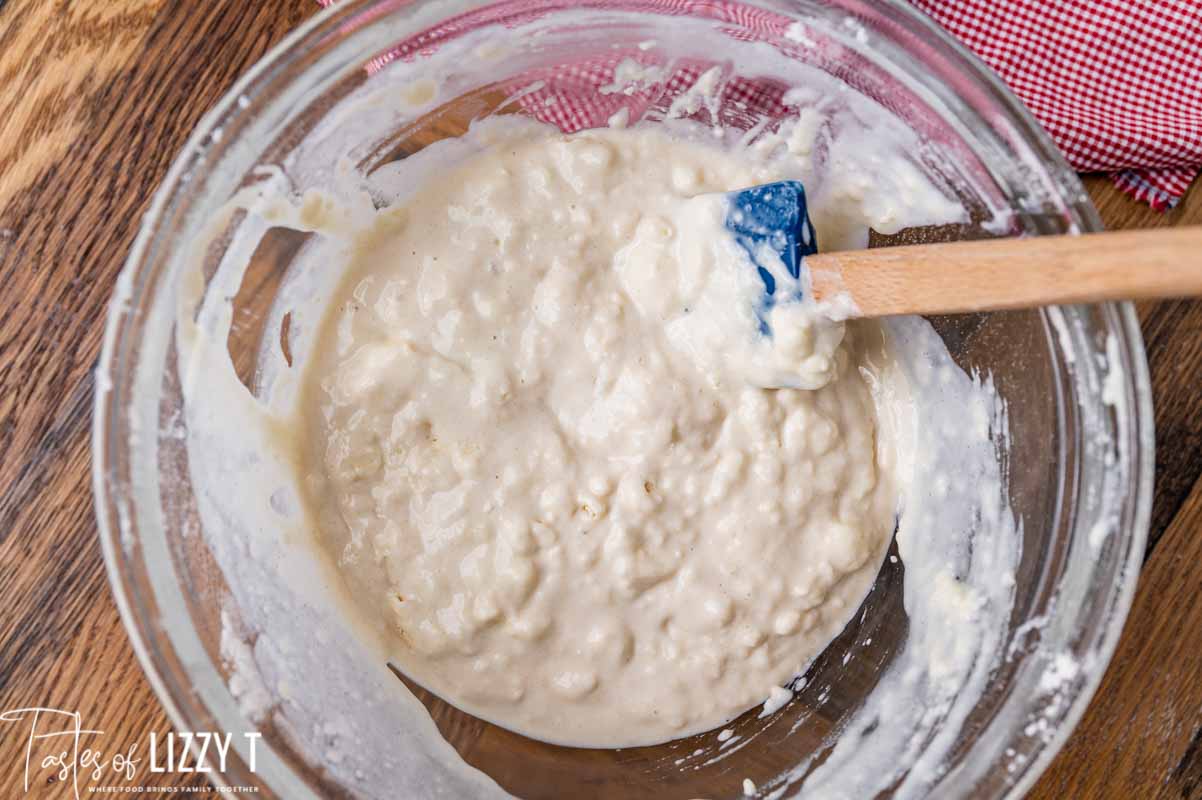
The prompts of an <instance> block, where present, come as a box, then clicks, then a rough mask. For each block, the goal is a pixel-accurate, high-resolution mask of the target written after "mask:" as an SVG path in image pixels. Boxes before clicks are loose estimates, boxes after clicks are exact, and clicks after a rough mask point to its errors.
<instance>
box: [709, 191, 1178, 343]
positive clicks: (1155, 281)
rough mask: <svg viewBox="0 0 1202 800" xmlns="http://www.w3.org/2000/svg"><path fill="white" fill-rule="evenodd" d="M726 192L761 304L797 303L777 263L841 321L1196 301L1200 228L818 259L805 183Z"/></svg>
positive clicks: (731, 223)
mask: <svg viewBox="0 0 1202 800" xmlns="http://www.w3.org/2000/svg"><path fill="white" fill-rule="evenodd" d="M726 197H727V200H728V206H727V209H728V210H727V214H726V227H727V228H728V229H729V230H730V232H731V233H732V234H733V235H734V237H735V240H736V241H737V242H738V243H739V245H740V246H741V247H742V249H743V250H745V251H746V252H747V254H748V256H750V258H751V261H752V263H753V264H754V265H755V267H756V269H757V270H758V271H759V274H760V278H761V280H762V281H763V283H764V291H765V305H766V306H771V305H773V304H775V303H777V302H786V301H788V300H796V299H802V298H800V297H792V298H785V297H781V296H780V294H781V293H780V287H779V285H778V284H780V283H781V281H779V280H777V279H776V274H778V272H779V269H780V267H781V266H782V265H783V267H784V268H785V269H786V270H788V273H789V275H790V276H791V277H792V278H793V279H795V280H798V281H800V285H802V286H805V287H807V290H808V292H809V294H810V297H809V298H808V299H812V300H814V301H816V302H818V303H824V302H826V303H832V302H835V303H837V307H838V309H839V317H840V318H856V317H884V316H893V315H898V314H945V313H957V312H966V311H993V310H1002V309H1011V308H1030V307H1033V306H1046V305H1059V304H1066V303H1095V302H1101V301H1105V300H1137V299H1148V298H1158V297H1184V296H1188V295H1202V226H1191V227H1183V228H1165V229H1159V230H1144V231H1123V232H1115V233H1092V234H1088V235H1084V236H1067V235H1064V236H1036V237H1031V238H1003V239H988V240H982V241H971V242H947V243H940V244H920V245H907V246H902V247H880V248H874V249H870V250H852V251H846V252H839V253H819V252H818V239H817V235H816V234H815V231H814V226H813V224H812V223H811V222H810V217H809V214H808V212H807V210H806V199H805V189H804V188H803V187H802V184H801V183H800V182H798V181H779V182H777V183H769V184H764V185H763V186H753V187H751V188H749V189H743V190H741V191H737V192H730V193H728V194H727V195H726ZM803 271H804V273H808V275H807V274H803ZM761 319H763V317H761ZM762 324H763V323H762ZM764 333H766V334H767V333H770V331H768V330H767V329H766V328H765V330H764Z"/></svg>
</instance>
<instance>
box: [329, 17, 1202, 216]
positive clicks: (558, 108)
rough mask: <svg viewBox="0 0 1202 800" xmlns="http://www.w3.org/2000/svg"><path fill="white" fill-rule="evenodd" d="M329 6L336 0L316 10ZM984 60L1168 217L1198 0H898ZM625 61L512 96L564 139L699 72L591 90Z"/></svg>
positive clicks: (1193, 92) (1186, 132) (1192, 128)
mask: <svg viewBox="0 0 1202 800" xmlns="http://www.w3.org/2000/svg"><path fill="white" fill-rule="evenodd" d="M318 2H321V3H322V4H323V5H329V4H331V3H333V2H337V0H318ZM584 2H585V4H587V5H589V6H592V7H598V6H601V7H604V6H605V5H607V4H612V5H614V6H619V7H624V8H628V7H632V6H645V7H646V9H647V10H649V11H655V12H657V13H660V14H678V15H684V14H690V15H697V16H703V17H709V18H711V19H715V20H718V21H720V22H726V23H730V24H731V27H730V29H729V33H730V34H731V35H732V36H736V37H737V38H741V39H752V40H754V39H763V40H768V41H777V42H779V41H780V40H781V39H782V37H783V35H784V32H785V28H786V27H787V26H788V25H789V24H790V22H791V20H789V19H787V18H785V17H782V16H780V15H778V14H775V13H773V12H769V11H766V10H763V9H758V8H754V7H749V6H745V5H741V4H739V3H737V2H734V0H613V1H612V3H610V2H609V0H584ZM911 2H913V3H914V4H915V5H916V6H917V7H918V8H920V9H922V10H923V11H925V12H926V13H927V14H929V15H930V16H931V17H932V18H933V19H935V21H937V22H938V23H939V24H941V25H942V26H943V27H945V28H946V29H947V30H948V31H949V32H950V33H952V35H954V36H956V37H957V38H958V39H959V40H960V41H961V42H963V43H964V44H965V45H966V46H967V47H968V48H969V49H971V50H972V51H974V52H975V53H976V54H977V55H978V56H980V58H981V59H982V60H984V61H985V63H987V64H989V65H990V66H991V67H992V68H993V69H994V70H996V71H997V73H998V74H999V75H1000V76H1001V77H1002V79H1003V80H1004V81H1005V82H1006V83H1007V84H1008V85H1009V86H1010V88H1011V89H1012V90H1013V91H1014V93H1015V94H1016V95H1018V97H1019V98H1021V99H1022V100H1023V102H1024V103H1026V105H1027V107H1028V108H1029V109H1030V110H1031V112H1032V113H1033V114H1034V115H1035V117H1036V118H1037V119H1038V120H1039V121H1040V122H1041V123H1042V124H1043V126H1044V128H1046V129H1047V131H1048V133H1049V134H1051V136H1052V138H1053V139H1054V140H1055V141H1056V143H1057V144H1059V145H1060V148H1061V150H1063V151H1064V154H1065V156H1066V157H1067V158H1068V161H1069V163H1070V164H1072V165H1073V167H1074V168H1076V169H1077V170H1079V171H1082V172H1110V173H1112V176H1113V178H1114V180H1115V183H1116V184H1117V185H1118V186H1119V187H1120V188H1121V189H1122V190H1123V191H1125V192H1127V193H1128V194H1130V195H1132V196H1133V197H1135V198H1137V199H1139V200H1143V201H1145V202H1147V203H1149V204H1150V205H1151V206H1152V207H1153V208H1156V209H1158V210H1162V211H1163V210H1166V209H1169V208H1172V207H1173V206H1174V205H1175V204H1176V203H1177V201H1179V200H1180V199H1181V197H1182V195H1184V194H1185V191H1186V189H1188V188H1189V185H1190V183H1191V182H1192V181H1193V180H1194V178H1195V177H1196V176H1197V174H1198V172H1199V169H1200V168H1202V0H911ZM541 13H543V12H542V11H541V10H540V9H539V7H538V4H537V3H534V2H529V0H501V1H500V2H498V3H497V4H495V5H494V6H489V7H486V8H485V9H481V10H477V11H475V12H469V13H467V14H464V15H462V16H461V17H456V18H453V19H450V20H447V21H445V22H444V23H442V24H441V25H439V26H438V27H437V28H433V29H431V30H429V31H425V32H423V33H421V34H419V35H417V36H415V37H414V38H412V39H410V40H409V41H407V42H405V43H403V44H401V45H400V46H399V47H398V48H397V50H395V51H393V52H391V53H388V54H387V55H385V56H381V57H379V58H377V59H375V60H374V61H373V63H372V65H371V66H372V67H373V68H376V69H378V68H379V67H381V66H383V64H385V63H387V62H388V61H391V60H393V59H395V58H413V57H415V56H418V55H421V54H423V53H425V52H430V51H431V50H432V49H434V48H436V47H437V46H438V43H439V42H440V41H442V40H445V39H446V38H452V37H454V36H455V35H457V34H460V33H463V32H464V31H466V30H470V29H472V28H474V27H478V26H481V25H484V24H490V23H502V24H507V25H516V24H519V23H521V22H526V21H529V20H530V19H533V18H535V17H537V16H539V15H540V14H541ZM629 57H633V58H635V59H636V60H640V59H639V54H638V51H631V52H623V51H609V52H607V53H606V54H604V55H602V56H593V57H590V58H585V59H583V60H582V61H581V62H580V63H579V64H577V65H575V66H574V67H572V68H570V69H568V70H562V69H561V70H559V71H556V72H555V73H553V74H552V73H550V72H548V73H547V74H546V75H541V74H534V73H528V74H526V75H523V76H522V79H523V81H527V82H528V81H532V80H538V79H543V80H544V81H545V86H544V87H543V88H541V89H539V90H537V91H534V92H531V93H528V94H525V95H524V96H523V97H521V98H520V99H519V101H518V102H519V103H520V105H521V106H522V108H523V109H524V110H525V111H527V112H528V113H530V114H531V115H533V116H535V117H537V118H539V119H541V120H543V121H545V122H549V123H552V124H555V125H558V126H559V127H560V128H561V129H563V130H565V131H568V132H571V131H576V130H581V129H583V128H590V127H596V126H599V125H604V124H605V123H606V121H607V120H608V118H609V117H610V115H612V114H613V113H615V112H616V111H618V110H619V109H621V108H629V109H630V113H631V119H637V118H638V117H639V116H641V114H642V112H643V111H645V110H647V109H648V108H651V107H653V106H655V104H656V103H657V102H659V101H660V100H661V98H663V97H665V96H666V97H671V96H672V95H673V94H674V93H675V91H676V90H677V89H682V88H684V87H687V86H689V85H690V84H691V83H692V82H693V81H695V80H696V79H697V77H698V76H699V75H700V74H701V72H702V70H703V68H704V66H705V65H701V64H681V63H677V64H675V65H674V69H673V72H672V73H671V74H670V75H668V76H665V77H666V79H667V80H666V81H664V82H663V83H659V84H658V85H657V86H651V85H648V86H645V87H642V88H640V89H639V90H637V91H635V92H634V94H633V95H627V94H620V93H613V94H605V93H600V94H599V93H598V91H597V89H598V87H603V86H605V85H607V84H609V83H611V82H613V80H614V70H615V68H616V66H617V65H618V63H619V61H621V60H622V59H624V58H629ZM786 88H787V87H784V86H781V85H776V84H771V83H768V82H764V81H747V80H742V79H735V80H734V81H731V82H730V83H729V84H728V85H727V86H725V87H724V88H723V90H722V91H723V93H722V105H723V106H724V107H734V108H736V109H737V108H743V109H745V110H746V113H747V114H748V116H749V118H754V117H756V116H757V115H758V116H768V117H780V116H784V115H785V114H787V113H788V109H787V108H786V107H785V106H784V105H783V104H782V103H781V97H782V95H783V93H784V91H785V89H786Z"/></svg>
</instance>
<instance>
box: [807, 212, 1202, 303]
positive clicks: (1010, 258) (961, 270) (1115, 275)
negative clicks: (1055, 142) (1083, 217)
mask: <svg viewBox="0 0 1202 800" xmlns="http://www.w3.org/2000/svg"><path fill="white" fill-rule="evenodd" d="M805 263H806V266H807V267H808V268H809V270H810V278H811V281H812V287H813V291H814V296H815V298H816V299H818V300H825V299H830V298H831V297H832V296H833V295H836V294H838V293H839V292H846V293H848V294H849V295H850V297H851V300H852V301H853V302H854V303H855V304H856V306H857V307H858V308H859V311H860V313H859V314H858V315H856V316H862V317H880V316H888V315H892V314H938V313H954V312H960V311H984V310H999V309H1007V308H1029V307H1032V306H1042V305H1056V304H1061V303H1092V302H1099V301H1103V300H1135V299H1145V298H1154V297H1183V296H1187V295H1202V226H1194V227H1186V228H1171V229H1170V228H1165V229H1160V230H1144V231H1123V232H1117V233H1095V234H1088V235H1085V236H1036V237H1031V238H1025V239H990V240H985V241H975V242H949V243H947V244H934V245H929V244H928V245H914V246H905V247H881V248H874V249H871V250H856V251H847V252H842V253H820V254H818V255H815V256H809V257H807V258H806V261H805Z"/></svg>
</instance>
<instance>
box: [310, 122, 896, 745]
mask: <svg viewBox="0 0 1202 800" xmlns="http://www.w3.org/2000/svg"><path fill="white" fill-rule="evenodd" d="M807 124H808V125H809V127H810V128H811V129H812V128H813V125H812V121H811V122H810V123H807ZM474 135H476V136H477V137H478V139H479V142H478V144H479V147H480V150H479V152H478V153H477V154H476V155H474V156H472V157H471V158H469V159H468V160H466V161H465V162H464V163H462V164H461V165H460V166H459V167H457V168H456V169H454V170H453V171H449V172H447V173H443V174H440V175H437V176H436V177H432V178H430V179H429V180H428V182H427V183H426V184H425V185H424V186H423V187H422V188H421V189H420V190H419V191H417V192H416V194H415V195H414V196H413V198H412V199H411V201H409V202H408V203H407V204H405V205H403V206H399V207H398V208H397V209H393V210H390V211H389V213H388V214H387V216H386V218H385V219H384V220H383V221H381V223H380V224H378V225H377V226H376V228H375V230H374V231H373V233H372V235H371V236H367V237H363V238H362V240H361V241H360V242H359V243H358V244H357V250H356V257H355V259H354V261H353V262H352V264H351V266H350V267H349V269H348V271H347V277H346V279H345V282H344V283H343V289H342V293H341V297H340V298H339V299H338V300H337V302H336V303H335V304H334V305H333V308H332V310H331V312H330V314H329V315H328V317H327V319H326V322H325V323H324V324H325V332H324V334H322V335H321V337H320V341H322V344H321V346H319V348H318V349H317V350H316V351H315V353H314V357H313V359H312V362H311V364H310V366H309V367H308V370H309V372H308V376H309V377H308V378H307V386H306V389H305V396H304V402H303V415H304V420H305V422H304V424H305V426H306V427H307V431H308V432H307V440H308V442H309V451H308V462H307V465H306V467H305V473H306V476H307V479H308V481H309V486H310V491H311V498H312V500H313V505H314V506H315V507H316V508H318V509H320V511H319V516H320V525H321V529H322V536H323V538H324V540H325V541H326V542H327V544H328V545H329V546H330V547H331V548H332V551H333V552H334V553H335V555H336V557H337V559H338V562H339V565H340V568H341V570H342V572H343V574H344V576H345V577H346V579H347V581H348V584H349V586H350V587H351V590H352V592H353V593H354V594H355V596H356V598H357V599H358V601H359V602H360V604H361V605H363V606H364V607H366V608H367V609H368V613H369V614H374V615H379V616H381V617H383V618H385V619H386V620H387V622H388V625H389V627H390V628H391V630H392V632H393V633H394V634H395V636H394V642H393V647H392V653H391V655H392V658H393V660H394V661H395V662H396V663H397V664H398V666H399V667H400V668H401V669H402V670H403V671H404V672H405V673H406V674H407V675H408V676H410V677H412V678H413V679H414V680H416V681H418V682H419V683H421V684H422V685H424V686H426V687H427V688H429V689H430V690H432V691H433V692H435V693H437V694H438V695H440V696H441V697H443V698H444V699H446V700H448V701H449V702H451V703H454V704H455V705H457V706H459V707H461V708H463V709H465V710H467V711H469V712H471V713H473V714H477V715H479V716H481V717H484V718H486V719H489V720H492V721H494V722H496V723H498V724H501V725H504V726H506V727H509V728H512V729H515V730H518V731H520V732H522V733H525V734H528V735H530V736H534V737H537V738H540V739H544V740H550V741H555V742H560V743H567V744H573V745H582V746H631V745H640V744H649V743H654V742H659V741H664V740H667V739H671V738H675V737H679V736H683V735H686V734H690V733H694V732H699V731H703V730H707V729H711V728H714V727H717V726H719V725H721V724H722V723H723V722H725V721H727V720H729V719H731V718H732V717H734V716H736V715H738V714H740V713H742V712H743V711H745V710H747V709H748V708H750V707H752V706H754V705H756V704H759V703H763V702H765V698H769V697H770V696H774V690H775V691H776V692H777V693H779V691H780V690H779V689H778V688H777V687H780V686H782V685H784V684H786V683H788V682H789V681H790V680H791V679H792V678H793V677H794V676H796V675H798V674H799V673H800V672H801V671H803V670H804V668H805V666H806V665H807V664H808V663H809V662H810V661H811V660H812V659H813V658H814V657H815V656H817V655H818V654H819V653H820V652H821V651H822V649H823V648H824V647H825V646H826V645H827V644H828V643H829V642H830V640H831V639H832V638H833V637H834V636H836V635H837V634H838V633H839V631H840V630H842V628H843V627H844V626H845V624H846V623H847V621H848V620H849V618H850V617H851V615H852V614H853V613H855V611H856V610H857V608H858V606H859V605H860V603H861V601H862V600H863V598H864V596H865V594H866V592H867V590H868V588H869V586H870V585H871V583H872V581H873V579H874V577H875V575H876V572H877V570H878V568H879V565H880V561H881V559H882V557H883V554H884V551H885V548H886V546H887V544H888V542H889V540H890V537H891V535H892V533H893V528H894V518H895V512H896V508H897V502H898V500H897V498H898V490H897V487H896V486H895V480H894V474H893V473H894V456H893V452H892V447H891V443H890V441H888V440H887V437H884V436H881V435H879V434H880V431H879V430H878V424H877V418H878V414H877V410H876V408H875V406H874V398H873V393H872V391H870V385H871V384H872V383H873V382H874V381H877V380H879V379H880V376H879V374H878V371H877V369H876V367H875V366H874V365H877V364H879V363H880V360H881V358H880V351H881V349H882V345H881V334H880V331H879V329H877V328H876V327H875V326H874V325H872V324H868V323H863V324H857V325H854V326H852V325H849V326H847V329H846V331H845V330H844V326H843V324H841V323H833V322H830V321H825V320H821V319H815V318H813V317H812V316H810V315H807V314H802V313H795V312H794V311H791V310H788V309H782V310H781V311H780V314H781V318H780V319H779V320H775V321H774V328H775V330H776V331H777V336H776V338H775V339H774V340H772V341H771V342H768V343H767V344H765V340H762V339H760V340H759V341H756V339H757V338H758V333H757V331H756V328H755V325H754V324H753V321H752V320H751V319H750V317H749V315H750V313H751V311H750V307H749V305H748V304H747V303H745V302H743V300H742V297H743V295H742V294H741V292H743V291H744V289H745V288H746V285H745V283H742V282H745V281H746V280H748V279H750V280H752V281H757V280H758V278H755V277H754V273H752V272H747V273H744V272H741V271H740V270H738V269H734V268H732V264H731V263H730V262H729V261H728V260H727V258H726V255H727V254H724V253H723V251H722V247H723V244H722V243H721V242H719V241H717V240H715V238H714V236H713V232H714V231H715V230H719V229H720V226H716V225H715V224H713V220H712V219H710V218H709V217H708V216H707V214H711V213H712V209H710V208H709V207H708V206H706V204H705V203H704V202H700V201H694V200H690V198H694V197H696V196H697V195H702V194H705V193H710V192H721V191H727V190H733V189H738V188H743V187H746V186H750V185H754V184H760V183H766V182H769V181H773V180H779V179H783V178H788V177H795V174H796V164H797V163H798V162H797V159H796V156H797V152H796V150H797V148H796V146H795V145H796V144H797V142H796V136H798V135H804V131H802V132H801V133H798V132H796V131H794V137H795V138H794V139H793V140H788V139H787V137H782V138H780V139H779V142H778V144H779V146H778V147H777V148H776V150H773V149H772V148H765V147H763V146H761V148H760V151H759V152H755V153H753V152H749V151H747V150H740V149H730V148H723V147H720V146H719V145H717V144H715V143H711V142H705V141H686V140H685V139H682V138H679V137H676V136H673V135H672V134H669V133H667V132H665V131H664V130H663V129H657V128H636V129H632V130H601V131H588V132H583V133H580V134H576V135H572V136H565V135H562V134H560V133H558V132H555V131H551V130H549V129H544V128H540V127H533V126H528V125H527V126H518V127H513V126H506V125H500V124H498V125H494V126H488V125H485V126H482V127H481V128H480V129H479V130H477V131H476V132H475V134H474ZM809 135H811V136H812V135H813V131H812V130H811V131H810V134H809ZM791 148H792V149H791ZM819 224H820V225H821V220H820V221H819ZM823 233H824V232H823V230H822V228H821V227H820V230H819V236H820V240H822V236H823ZM827 233H828V234H829V235H831V236H832V237H834V236H837V233H830V231H827ZM748 276H750V278H749V277H748ZM786 317H790V318H789V319H786ZM782 371H784V372H787V373H790V374H795V375H797V376H799V383H798V384H796V385H804V386H806V387H808V388H806V389H779V390H777V389H766V388H763V387H764V386H771V385H777V384H774V382H773V380H772V376H774V375H776V374H778V373H780V372H782Z"/></svg>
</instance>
